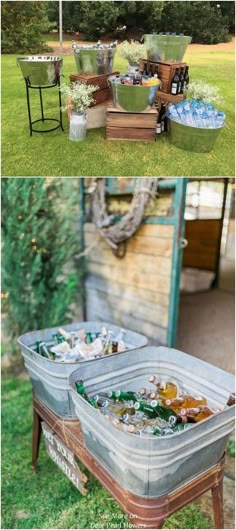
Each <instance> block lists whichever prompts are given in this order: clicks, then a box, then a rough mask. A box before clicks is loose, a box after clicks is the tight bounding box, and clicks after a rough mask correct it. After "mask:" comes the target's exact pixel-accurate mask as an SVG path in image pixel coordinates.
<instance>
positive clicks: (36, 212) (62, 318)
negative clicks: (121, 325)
mask: <svg viewBox="0 0 236 530" xmlns="http://www.w3.org/2000/svg"><path fill="white" fill-rule="evenodd" d="M74 185H75V181H74V180H66V179H57V178H52V179H49V178H36V179H35V178H14V179H11V178H10V179H8V178H3V179H2V233H3V238H2V239H3V257H2V287H3V292H8V293H9V297H8V299H7V303H8V326H9V332H10V334H11V336H12V337H15V336H18V335H19V334H21V333H24V332H26V331H29V330H34V329H41V328H46V327H50V326H54V325H58V324H63V323H66V322H69V321H71V319H72V316H73V314H72V312H71V304H72V302H74V301H75V300H76V299H77V292H78V272H77V271H76V267H75V262H74V256H75V254H76V252H78V235H77V230H76V229H75V222H76V217H77V216H78V209H77V207H76V204H77V199H78V195H77V194H78V190H76V189H75V187H73V186H74Z"/></svg>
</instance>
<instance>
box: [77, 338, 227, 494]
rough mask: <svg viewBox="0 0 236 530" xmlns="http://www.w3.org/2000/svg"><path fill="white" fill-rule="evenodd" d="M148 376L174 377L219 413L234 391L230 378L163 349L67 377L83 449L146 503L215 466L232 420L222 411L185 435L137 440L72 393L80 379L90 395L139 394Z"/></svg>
mask: <svg viewBox="0 0 236 530" xmlns="http://www.w3.org/2000/svg"><path fill="white" fill-rule="evenodd" d="M152 374H154V375H158V378H160V379H165V378H166V379H168V378H169V379H172V380H173V378H174V380H175V381H176V382H177V383H178V384H180V385H181V386H182V387H183V388H184V390H186V392H192V393H193V394H195V395H203V396H205V397H206V398H207V400H208V403H209V405H210V406H211V405H212V406H213V405H214V406H215V407H219V408H222V409H223V408H224V407H225V404H226V403H227V401H228V398H229V394H230V393H231V392H234V388H235V378H234V376H233V375H231V374H228V373H227V372H224V371H223V370H220V369H219V368H217V367H215V366H212V365H210V364H208V363H206V362H204V361H201V360H199V359H196V358H195V357H191V356H190V355H187V354H185V353H183V352H180V351H177V350H174V349H170V348H165V347H160V348H155V347H146V348H141V349H139V350H137V351H135V352H133V354H132V355H130V354H129V353H126V352H125V353H122V354H120V355H118V356H116V357H113V358H108V357H106V358H105V359H104V361H103V362H102V363H97V364H96V365H95V364H93V365H90V366H88V365H87V364H83V366H81V368H79V369H78V370H76V371H75V372H73V373H72V374H71V375H70V377H69V383H70V388H71V396H72V399H73V402H74V404H75V411H76V414H77V417H78V418H79V419H80V422H81V427H82V430H83V433H84V439H85V444H86V447H87V449H88V450H89V452H90V453H91V454H92V455H93V456H94V457H95V458H96V459H97V460H98V461H99V463H101V464H102V465H103V466H104V467H105V469H106V470H107V471H108V472H109V473H110V475H111V476H112V477H113V478H114V479H115V480H117V481H118V482H119V484H120V485H121V486H122V487H123V488H124V489H127V490H128V491H130V492H132V493H134V494H135V495H139V496H143V497H145V498H155V497H160V496H161V495H164V494H166V493H168V492H170V491H171V490H173V489H175V488H177V487H180V486H182V485H183V484H185V483H186V482H188V481H189V480H191V479H192V478H193V477H195V476H197V475H199V474H200V473H202V472H203V471H205V470H207V469H208V468H210V467H211V466H213V465H214V464H216V463H217V462H218V461H219V460H220V458H221V457H222V456H223V453H224V451H225V447H226V444H227V440H228V437H229V434H230V433H231V431H232V430H233V427H234V416H235V406H231V407H228V406H226V407H225V408H224V410H223V411H222V412H219V413H218V414H215V415H213V416H210V417H209V418H207V419H205V420H203V421H202V422H200V423H196V424H195V425H194V426H192V427H191V428H190V429H188V430H186V431H182V432H179V433H175V434H172V435H171V436H164V437H155V436H153V435H145V436H138V435H135V434H131V433H127V432H123V431H120V430H118V429H117V428H116V427H115V426H113V425H112V424H111V423H110V422H108V421H107V420H106V418H104V416H103V415H102V414H99V413H98V412H97V410H96V409H94V408H93V407H92V406H91V405H90V404H89V403H88V402H86V401H85V400H84V399H83V398H82V397H81V396H80V395H79V394H77V393H76V391H75V382H76V381H78V380H79V379H82V380H83V382H84V386H85V388H86V391H87V392H88V394H89V395H90V396H92V395H94V394H97V393H98V394H99V393H103V392H107V391H108V390H118V389H120V390H122V389H129V390H133V391H136V392H138V391H139V389H140V388H141V387H147V381H148V378H149V376H150V375H152ZM149 384H150V383H149ZM150 386H151V384H150Z"/></svg>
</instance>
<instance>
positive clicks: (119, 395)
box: [115, 390, 138, 401]
mask: <svg viewBox="0 0 236 530" xmlns="http://www.w3.org/2000/svg"><path fill="white" fill-rule="evenodd" d="M115 396H116V399H117V400H118V401H122V400H123V401H138V397H137V394H136V393H135V392H132V391H131V390H128V391H127V392H124V391H122V390H117V391H116V392H115Z"/></svg>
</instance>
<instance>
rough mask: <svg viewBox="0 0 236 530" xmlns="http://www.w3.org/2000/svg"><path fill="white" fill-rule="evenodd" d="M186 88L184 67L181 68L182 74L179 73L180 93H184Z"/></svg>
mask: <svg viewBox="0 0 236 530" xmlns="http://www.w3.org/2000/svg"><path fill="white" fill-rule="evenodd" d="M183 90H184V69H183V67H181V68H180V74H179V87H178V94H182V93H183Z"/></svg>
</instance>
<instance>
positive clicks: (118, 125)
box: [106, 106, 158, 141]
mask: <svg viewBox="0 0 236 530" xmlns="http://www.w3.org/2000/svg"><path fill="white" fill-rule="evenodd" d="M157 115H158V114H157V110H156V109H155V108H152V109H151V110H148V111H147V112H126V111H125V110H119V109H116V108H115V107H112V106H110V107H108V108H107V113H106V138H107V139H108V140H143V141H151V140H155V138H156V123H157Z"/></svg>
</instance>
